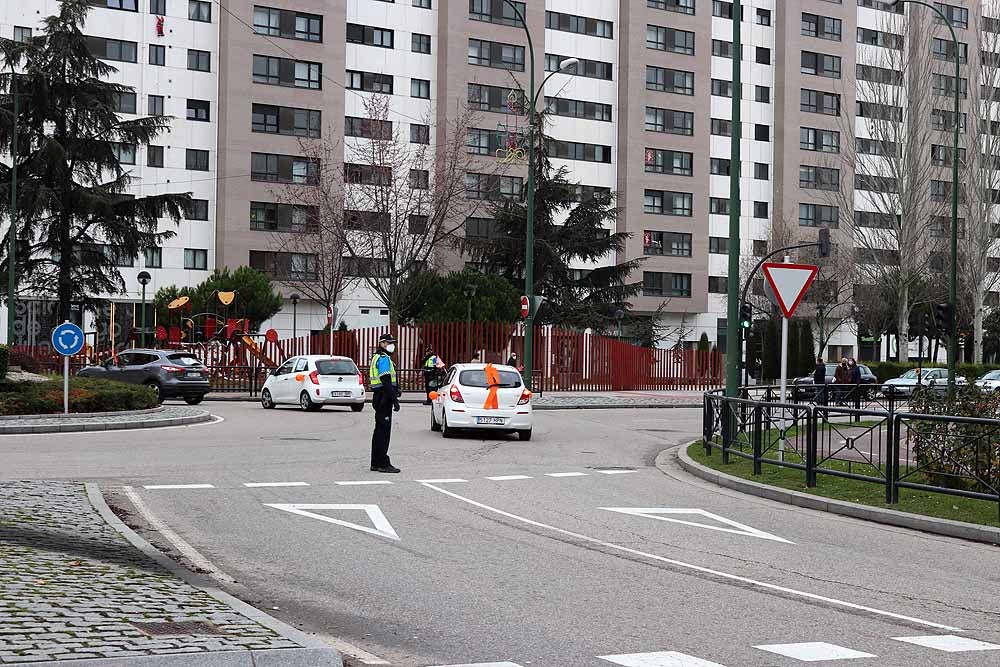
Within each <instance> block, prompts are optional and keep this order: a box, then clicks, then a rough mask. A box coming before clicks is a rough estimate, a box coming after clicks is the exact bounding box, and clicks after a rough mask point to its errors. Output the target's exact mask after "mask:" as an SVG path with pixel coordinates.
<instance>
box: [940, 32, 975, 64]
mask: <svg viewBox="0 0 1000 667" xmlns="http://www.w3.org/2000/svg"><path fill="white" fill-rule="evenodd" d="M931 57H932V58H934V59H935V60H947V61H948V62H951V63H953V62H955V42H953V41H951V40H950V39H941V38H940V37H935V38H933V39H932V40H931ZM958 60H959V62H962V63H967V62H969V45H968V44H966V43H965V42H959V43H958Z"/></svg>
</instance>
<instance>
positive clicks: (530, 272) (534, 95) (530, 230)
mask: <svg viewBox="0 0 1000 667" xmlns="http://www.w3.org/2000/svg"><path fill="white" fill-rule="evenodd" d="M504 2H505V3H506V4H507V6H508V7H510V8H511V9H512V10H513V12H514V15H515V16H516V17H517V20H518V21H519V22H520V23H521V27H522V28H524V34H525V36H526V37H527V39H528V61H529V66H530V68H531V70H530V74H529V78H528V81H529V83H528V89H529V90H530V91H531V97H530V98H529V101H528V112H529V115H528V185H527V187H528V197H527V201H526V202H525V206H526V207H527V216H526V217H527V219H526V221H525V234H524V293H525V295H526V296H527V297H528V317H527V318H526V319H525V322H524V367H525V369H527V373H526V374H525V381H524V384H525V386H526V388H528V389H531V371H532V369H533V368H534V360H533V354H532V348H533V344H534V331H535V313H534V310H535V308H534V302H535V299H534V293H535V286H534V282H535V254H534V245H535V121H536V119H535V104H536V103H537V102H538V94H539V93H540V92H541V91H542V90H543V89H544V88H545V83H546V82H547V81H548V80H549V79H550V78H552V75H554V74H557V73H559V72H562V71H564V70H566V69H568V68H570V67H573V66H574V65H576V64H578V63H579V62H580V61H579V59H577V58H567V59H566V60H563V61H561V62H560V63H559V69H557V70H556V71H555V72H551V73H550V74H549V75H548V76H547V77H545V78H544V79H543V80H542V85H541V86H539V87H538V88H537V89H536V88H535V46H534V44H533V43H532V41H531V31H530V30H528V24H527V22H526V21H525V20H524V16H523V15H522V14H521V10H520V9H518V8H517V5H515V4H514V3H513V2H511V0H504Z"/></svg>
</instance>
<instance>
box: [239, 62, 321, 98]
mask: <svg viewBox="0 0 1000 667" xmlns="http://www.w3.org/2000/svg"><path fill="white" fill-rule="evenodd" d="M322 71H323V66H322V64H320V63H314V62H309V61H305V60H291V59H289V58H275V57H273V56H261V55H256V54H255V55H254V57H253V82H254V83H262V84H265V85H269V86H285V87H288V88H308V89H311V90H319V89H320V88H321V87H322V83H321V81H320V78H321V77H322Z"/></svg>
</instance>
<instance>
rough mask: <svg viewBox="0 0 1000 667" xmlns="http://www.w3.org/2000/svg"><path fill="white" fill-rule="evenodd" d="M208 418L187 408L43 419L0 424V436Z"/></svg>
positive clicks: (184, 406)
mask: <svg viewBox="0 0 1000 667" xmlns="http://www.w3.org/2000/svg"><path fill="white" fill-rule="evenodd" d="M210 418H211V417H210V415H209V414H208V412H207V411H206V410H203V409H201V408H196V407H192V406H188V405H165V406H163V408H162V409H161V410H159V411H156V412H147V411H140V412H132V413H124V414H114V413H111V414H103V415H95V416H74V415H70V416H68V417H66V416H62V415H45V416H37V417H31V416H29V417H21V418H18V419H13V420H0V434H5V433H7V434H16V433H32V432H35V433H45V432H62V431H88V430H92V431H100V430H116V429H121V428H155V427H156V426H174V425H179V424H182V423H194V422H197V421H199V420H204V421H207V420H209V419H210Z"/></svg>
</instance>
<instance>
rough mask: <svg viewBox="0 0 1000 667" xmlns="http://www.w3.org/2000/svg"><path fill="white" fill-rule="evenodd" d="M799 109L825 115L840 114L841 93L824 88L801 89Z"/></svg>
mask: <svg viewBox="0 0 1000 667" xmlns="http://www.w3.org/2000/svg"><path fill="white" fill-rule="evenodd" d="M799 110H800V111H805V112H808V113H818V114H823V115H825V116H839V115H840V95H837V94H835V93H827V92H824V91H822V90H809V89H808V88H802V89H800V90H799Z"/></svg>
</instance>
